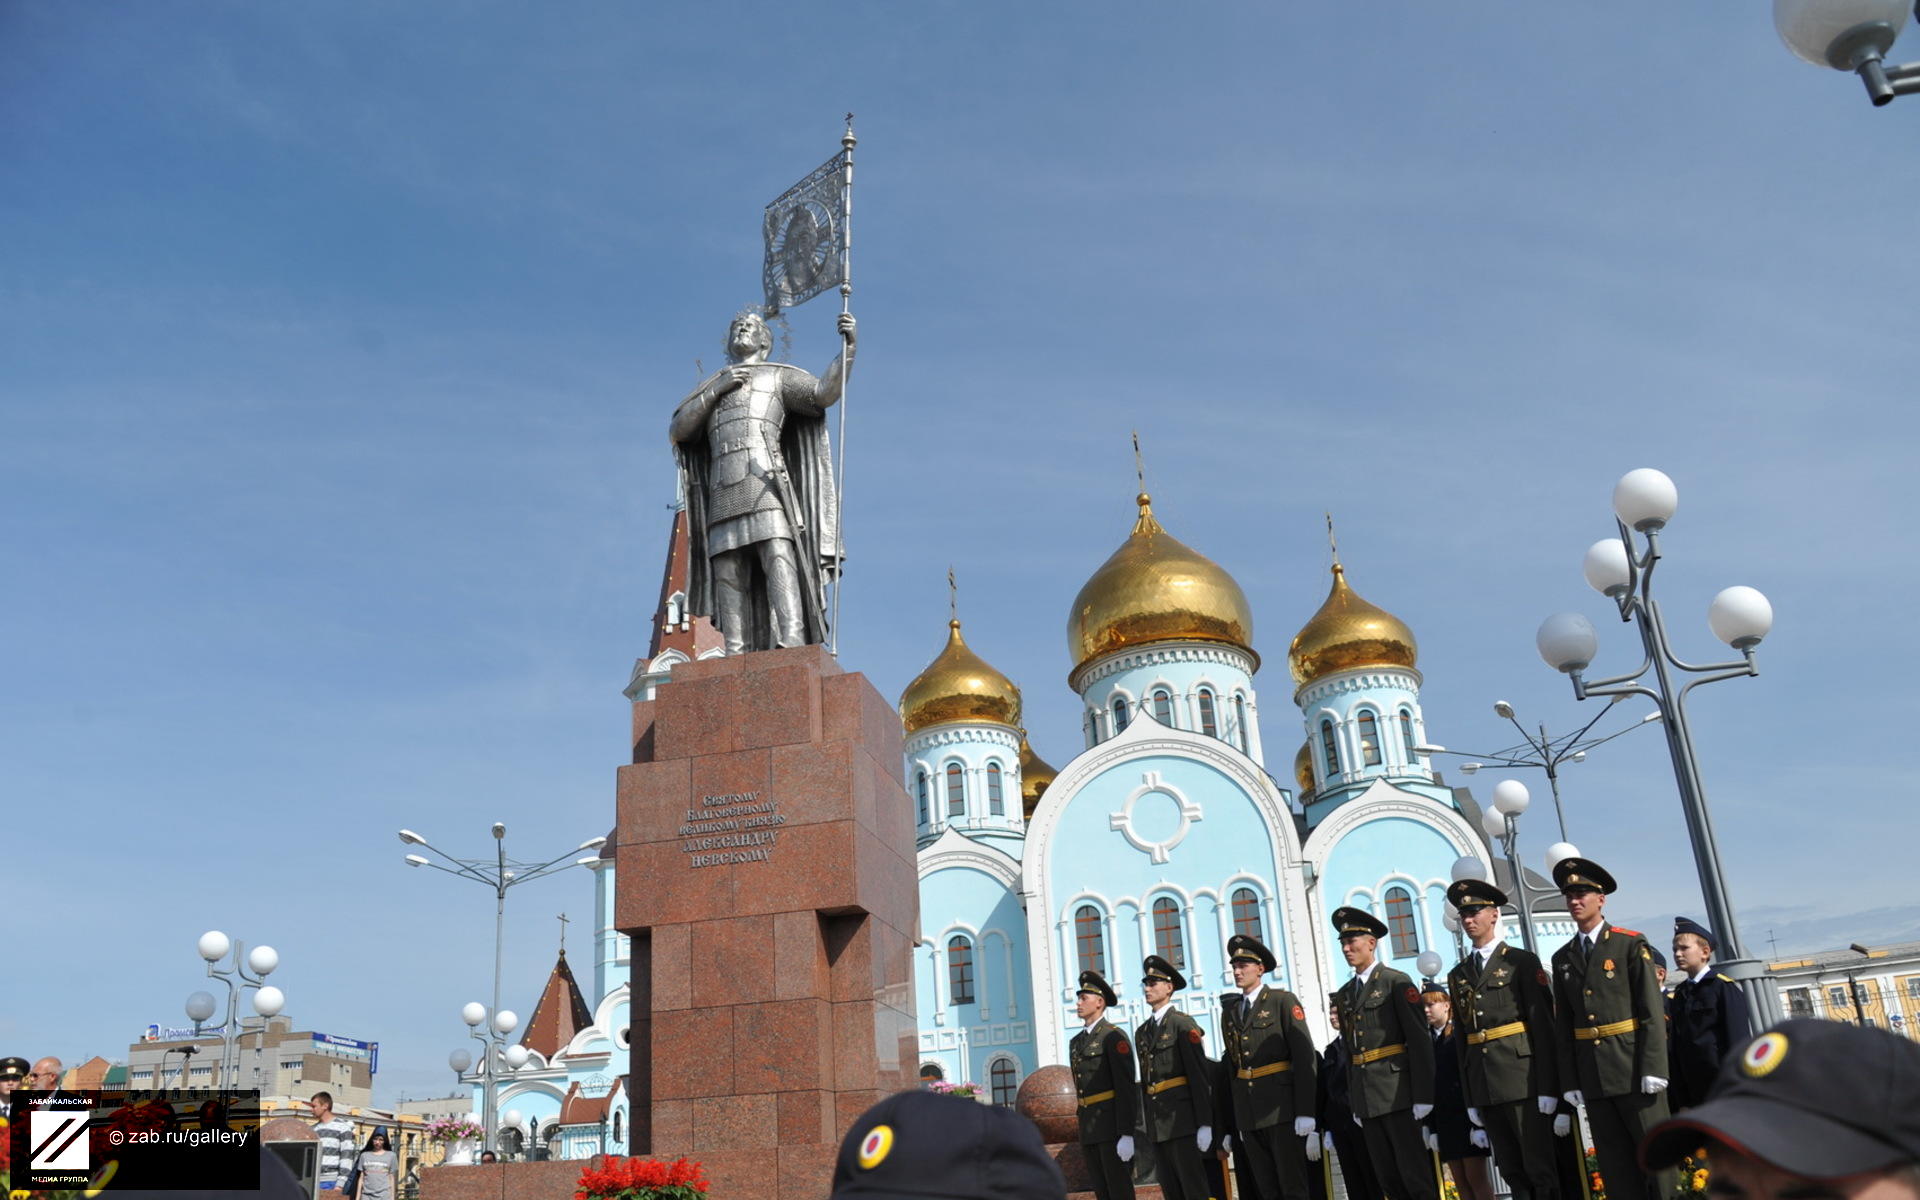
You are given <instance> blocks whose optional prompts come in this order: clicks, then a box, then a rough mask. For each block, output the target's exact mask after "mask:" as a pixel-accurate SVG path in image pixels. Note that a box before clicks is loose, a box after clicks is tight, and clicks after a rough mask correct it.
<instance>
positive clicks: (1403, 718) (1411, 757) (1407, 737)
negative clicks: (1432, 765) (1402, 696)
mask: <svg viewBox="0 0 1920 1200" xmlns="http://www.w3.org/2000/svg"><path fill="white" fill-rule="evenodd" d="M1400 745H1401V746H1402V747H1403V748H1404V749H1405V750H1406V752H1407V761H1408V762H1410V763H1413V762H1419V761H1420V757H1419V755H1417V754H1415V753H1414V752H1413V747H1414V741H1413V713H1412V711H1410V710H1408V709H1404V708H1403V709H1401V710H1400Z"/></svg>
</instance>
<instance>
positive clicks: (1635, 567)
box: [1534, 0, 1904, 1028]
mask: <svg viewBox="0 0 1920 1200" xmlns="http://www.w3.org/2000/svg"><path fill="white" fill-rule="evenodd" d="M1851 2H1852V0H1836V2H1835V3H1834V4H1832V5H1831V6H1830V7H1834V8H1838V7H1842V6H1843V4H1845V3H1851ZM1903 3H1904V0H1903ZM1789 6H1790V3H1789V0H1777V3H1776V5H1775V10H1774V11H1775V14H1776V17H1777V16H1778V14H1779V13H1780V11H1781V9H1782V8H1784V7H1789ZM1903 12H1904V10H1903ZM1902 19H1903V20H1904V16H1903V17H1902ZM1678 507H1679V492H1678V489H1676V488H1675V487H1674V484H1673V480H1671V479H1669V478H1667V476H1666V475H1665V474H1663V473H1661V472H1659V471H1656V470H1654V469H1652V468H1650V467H1642V468H1640V469H1638V470H1635V471H1629V472H1627V474H1626V475H1624V476H1622V477H1621V479H1620V482H1619V483H1618V484H1617V485H1615V487H1614V489H1613V510H1614V516H1615V518H1616V519H1615V522H1614V525H1615V527H1616V528H1617V529H1618V530H1619V537H1618V539H1608V540H1607V542H1601V543H1595V544H1594V545H1593V546H1591V547H1589V548H1588V550H1587V555H1586V561H1585V563H1584V565H1583V569H1584V572H1585V574H1586V577H1587V583H1588V584H1589V585H1591V586H1592V587H1593V589H1594V590H1595V591H1597V592H1600V593H1601V594H1602V595H1604V596H1606V597H1607V598H1608V599H1610V600H1612V601H1613V602H1614V605H1615V607H1616V608H1618V609H1619V611H1620V619H1621V620H1622V621H1631V622H1633V623H1634V624H1635V625H1636V626H1638V628H1639V630H1640V641H1641V645H1642V647H1643V649H1644V651H1645V655H1646V657H1645V659H1644V660H1643V661H1642V662H1641V664H1640V666H1639V667H1638V668H1637V669H1635V670H1633V671H1631V672H1629V673H1627V674H1625V675H1616V676H1613V677H1611V678H1607V679H1598V680H1588V679H1587V678H1586V670H1587V667H1588V666H1589V665H1591V664H1592V662H1593V659H1594V656H1595V654H1597V653H1598V652H1599V636H1598V634H1596V633H1595V631H1594V628H1593V622H1591V621H1589V620H1587V619H1586V618H1585V617H1583V616H1581V615H1580V614H1579V613H1558V614H1556V615H1554V616H1551V617H1548V618H1547V619H1546V620H1545V621H1544V622H1542V623H1541V626H1540V631H1539V633H1538V634H1537V635H1536V637H1535V639H1534V640H1535V645H1536V646H1537V647H1538V649H1539V651H1540V657H1541V658H1543V659H1545V660H1546V663H1547V665H1548V666H1550V667H1552V668H1554V669H1555V670H1556V671H1561V672H1564V673H1565V674H1567V675H1568V676H1569V677H1570V678H1571V679H1572V680H1573V694H1574V696H1575V698H1576V699H1580V700H1585V699H1587V698H1589V697H1592V696H1607V697H1615V698H1617V697H1620V696H1645V697H1646V698H1647V699H1649V700H1652V701H1653V702H1654V704H1655V705H1656V706H1657V708H1658V713H1657V716H1658V717H1659V718H1660V719H1661V722H1662V724H1663V727H1664V728H1665V729H1666V734H1667V750H1668V753H1669V755H1670V757H1671V758H1672V759H1673V773H1674V778H1675V780H1676V782H1677V783H1678V785H1679V790H1680V807H1681V811H1682V813H1683V814H1684V815H1685V816H1686V820H1687V836H1688V838H1689V839H1690V840H1691V842H1692V844H1693V858H1694V864H1695V866H1696V867H1697V868H1698V871H1699V875H1700V891H1701V895H1702V898H1703V899H1704V900H1705V901H1706V906H1707V920H1708V922H1709V923H1710V924H1711V926H1712V928H1713V930H1714V934H1715V936H1716V937H1717V938H1718V939H1719V942H1720V946H1721V948H1722V950H1723V951H1724V953H1725V957H1724V958H1722V959H1719V961H1718V964H1717V965H1718V969H1719V970H1721V971H1722V972H1724V973H1725V974H1727V975H1728V976H1730V977H1732V978H1733V979H1736V980H1738V981H1739V982H1740V984H1741V986H1742V987H1743V988H1745V989H1746V993H1747V999H1748V1002H1749V1003H1750V1004H1751V1005H1752V1007H1753V1011H1754V1013H1755V1015H1756V1016H1757V1017H1758V1018H1759V1021H1760V1025H1761V1027H1762V1028H1766V1027H1767V1026H1770V1025H1773V1024H1775V1023H1777V1022H1778V1021H1779V1020H1780V1017H1781V1013H1780V1001H1779V996H1778V994H1777V993H1776V992H1775V990H1774V988H1773V986H1772V984H1771V983H1770V982H1769V981H1767V980H1765V979H1764V978H1763V976H1764V975H1765V973H1766V972H1765V968H1764V967H1763V966H1762V964H1761V963H1759V962H1758V961H1756V960H1754V959H1752V958H1749V957H1748V956H1747V953H1746V950H1745V948H1744V947H1743V946H1742V945H1741V942H1740V934H1739V930H1738V928H1737V927H1736V924H1735V922H1734V917H1733V903H1732V901H1731V900H1730V899H1729V898H1728V896H1727V883H1726V876H1725V874H1724V872H1723V871H1722V870H1721V867H1720V851H1719V848H1718V846H1717V845H1716V843H1715V841H1714V836H1713V821H1712V818H1711V816H1710V815H1709V814H1708V811H1707V798H1706V788H1705V786H1704V785H1703V784H1702V783H1701V780H1700V764H1699V760H1698V758H1697V757H1696V756H1695V754H1694V749H1693V735H1692V732H1691V730H1690V728H1689V725H1688V718H1687V709H1686V698H1687V694H1688V693H1689V692H1691V691H1692V690H1693V689H1694V688H1696V687H1699V686H1700V685H1701V684H1703V683H1714V682H1717V681H1719V680H1723V679H1735V678H1739V677H1740V676H1743V675H1758V674H1759V673H1760V667H1759V664H1758V663H1756V662H1755V661H1754V649H1755V648H1756V647H1757V646H1759V644H1760V641H1761V639H1763V638H1765V637H1766V635H1767V633H1768V632H1769V631H1770V630H1771V629H1772V628H1773V606H1772V605H1771V604H1769V603H1768V602H1767V598H1766V597H1765V596H1763V595H1761V594H1760V593H1759V592H1757V591H1755V590H1754V589H1753V588H1750V587H1730V588H1727V589H1725V590H1724V591H1722V592H1720V594H1719V595H1717V596H1715V597H1714V598H1713V603H1712V604H1711V605H1710V606H1709V608H1708V610H1707V624H1708V626H1709V627H1710V628H1711V629H1712V630H1713V633H1714V636H1716V637H1718V638H1719V639H1720V640H1721V641H1723V642H1725V643H1727V645H1729V646H1731V647H1733V648H1734V649H1735V650H1737V651H1739V652H1740V655H1741V658H1740V660H1739V661H1735V662H1719V663H1707V664H1704V665H1695V664H1693V663H1688V662H1685V661H1683V660H1681V659H1680V658H1679V657H1678V656H1677V655H1675V654H1674V652H1673V648H1672V644H1671V642H1669V640H1668V638H1667V627H1666V620H1665V618H1664V616H1663V615H1662V614H1661V611H1660V603H1659V601H1657V600H1655V599H1654V598H1653V571H1654V568H1655V567H1656V566H1658V565H1659V563H1660V558H1661V553H1660V533H1661V531H1662V530H1663V529H1665V528H1666V525H1667V522H1668V521H1670V520H1672V519H1673V514H1674V511H1675V510H1676V509H1677V508H1678ZM1636 535H1638V537H1637V538H1636ZM1608 543H1611V544H1610V545H1609V544H1608ZM1675 672H1685V673H1686V674H1688V675H1693V676H1695V677H1696V678H1694V679H1691V680H1688V681H1686V682H1685V683H1679V682H1678V681H1677V680H1676V678H1675V675H1674V673H1675ZM1643 681H1644V682H1643Z"/></svg>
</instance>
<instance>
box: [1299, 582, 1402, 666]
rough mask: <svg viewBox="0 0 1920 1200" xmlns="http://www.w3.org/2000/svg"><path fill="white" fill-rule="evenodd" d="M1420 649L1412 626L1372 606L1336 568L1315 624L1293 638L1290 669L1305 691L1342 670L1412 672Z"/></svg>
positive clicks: (1301, 630) (1313, 622) (1314, 617)
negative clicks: (1330, 587) (1399, 670)
mask: <svg viewBox="0 0 1920 1200" xmlns="http://www.w3.org/2000/svg"><path fill="white" fill-rule="evenodd" d="M1419 653H1420V648H1419V646H1418V645H1416V644H1415V642H1414V640H1413V630H1411V629H1409V628H1407V623H1406V622H1405V621H1402V620H1401V619H1400V618H1399V617H1396V616H1394V615H1393V614H1392V613H1390V612H1388V611H1387V610H1386V609H1384V608H1379V607H1376V606H1375V605H1372V604H1368V603H1367V602H1366V601H1365V600H1362V599H1361V598H1360V594H1359V593H1358V592H1355V591H1354V590H1353V589H1352V588H1350V587H1348V586H1347V572H1346V569H1345V568H1343V567H1342V566H1341V565H1340V564H1339V563H1338V562H1336V563H1334V564H1333V588H1332V589H1331V590H1330V591H1328V592H1327V602H1326V603H1325V604H1322V605H1321V606H1320V611H1319V612H1317V613H1315V614H1313V619H1312V620H1310V621H1308V622H1307V623H1306V624H1305V625H1304V626H1302V627H1301V629H1300V632H1299V633H1296V634H1294V635H1293V644H1292V645H1291V646H1289V647H1288V648H1287V666H1288V667H1290V668H1292V670H1293V678H1294V682H1296V683H1298V684H1301V685H1302V686H1304V685H1306V684H1309V683H1312V682H1313V681H1314V680H1316V679H1319V678H1321V677H1322V676H1325V675H1331V674H1333V673H1334V672H1336V671H1353V670H1357V669H1359V668H1361V667H1406V668H1409V669H1411V668H1412V667H1413V665H1414V661H1415V659H1416V658H1418V656H1419Z"/></svg>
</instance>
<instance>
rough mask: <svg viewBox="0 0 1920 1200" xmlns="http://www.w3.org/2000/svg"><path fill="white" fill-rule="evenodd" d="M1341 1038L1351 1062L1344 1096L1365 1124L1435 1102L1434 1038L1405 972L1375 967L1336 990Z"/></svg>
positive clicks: (1416, 994) (1416, 991) (1382, 966)
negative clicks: (1363, 976)
mask: <svg viewBox="0 0 1920 1200" xmlns="http://www.w3.org/2000/svg"><path fill="white" fill-rule="evenodd" d="M1339 1005H1340V1036H1341V1038H1342V1039H1343V1040H1345V1042H1346V1043H1347V1051H1348V1053H1349V1054H1350V1055H1351V1058H1350V1060H1349V1062H1348V1066H1347V1094H1348V1098H1349V1100H1350V1101H1351V1102H1352V1105H1353V1115H1354V1116H1356V1117H1359V1118H1361V1119H1362V1120H1365V1119H1366V1118H1368V1117H1379V1116H1385V1115H1386V1114H1387V1113H1390V1112H1398V1111H1400V1110H1401V1109H1403V1108H1412V1107H1413V1106H1414V1105H1416V1104H1432V1103H1433V1036H1432V1034H1431V1033H1429V1032H1428V1029H1427V1016H1426V1013H1425V1012H1424V1011H1422V1009H1421V1006H1420V989H1419V988H1417V987H1414V986H1413V980H1411V979H1409V978H1408V977H1407V974H1406V972H1404V971H1396V970H1394V969H1393V968H1392V967H1389V966H1386V965H1384V964H1379V963H1376V964H1375V965H1374V968H1373V974H1372V975H1370V976H1369V977H1368V978H1367V982H1366V984H1365V985H1364V986H1363V985H1362V984H1361V982H1360V978H1359V976H1357V975H1356V976H1355V977H1354V978H1352V979H1349V980H1348V981H1347V983H1346V986H1344V987H1342V988H1341V989H1340V999H1339Z"/></svg>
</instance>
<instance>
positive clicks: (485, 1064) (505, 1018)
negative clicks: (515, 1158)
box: [447, 1000, 530, 1150]
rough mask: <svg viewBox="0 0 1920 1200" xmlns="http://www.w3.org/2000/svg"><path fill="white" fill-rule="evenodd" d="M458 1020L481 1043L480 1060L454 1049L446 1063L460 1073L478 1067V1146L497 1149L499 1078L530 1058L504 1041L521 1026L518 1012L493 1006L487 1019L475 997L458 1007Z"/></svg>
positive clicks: (519, 1066) (517, 1046)
mask: <svg viewBox="0 0 1920 1200" xmlns="http://www.w3.org/2000/svg"><path fill="white" fill-rule="evenodd" d="M460 1019H461V1020H462V1021H465V1022H466V1023H467V1036H468V1037H470V1038H472V1039H473V1040H474V1041H476V1042H479V1043H480V1060H479V1062H478V1063H477V1064H476V1063H474V1061H473V1056H472V1055H471V1054H468V1053H467V1052H466V1051H465V1050H455V1051H454V1052H453V1053H452V1054H450V1055H448V1056H447V1065H448V1066H450V1067H452V1068H453V1069H454V1070H455V1071H462V1072H463V1071H465V1070H466V1069H467V1068H468V1067H470V1066H476V1067H477V1072H476V1073H477V1074H478V1075H479V1076H480V1089H481V1090H480V1138H481V1142H480V1148H481V1149H483V1150H493V1149H496V1148H497V1147H496V1146H495V1144H494V1143H495V1135H496V1134H497V1133H498V1131H497V1130H496V1129H495V1128H494V1125H495V1121H494V1109H495V1107H496V1106H498V1105H499V1103H500V1077H501V1076H502V1075H504V1074H506V1073H507V1072H508V1071H517V1070H519V1069H520V1068H521V1067H523V1066H525V1065H526V1064H527V1059H528V1058H529V1057H530V1055H529V1054H528V1052H527V1048H526V1047H525V1046H520V1045H509V1044H508V1043H507V1038H508V1037H509V1036H510V1035H511V1034H512V1033H513V1031H514V1030H515V1029H518V1028H519V1027H520V1014H518V1013H516V1012H514V1011H513V1010H512V1009H510V1008H506V1009H494V1010H493V1019H492V1020H491V1021H489V1020H488V1019H487V1006H486V1005H484V1004H482V1003H480V1002H479V1001H478V1000H475V1001H473V1002H472V1003H471V1004H468V1005H467V1006H466V1007H464V1008H462V1009H461V1010H460ZM483 1026H484V1028H483Z"/></svg>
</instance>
